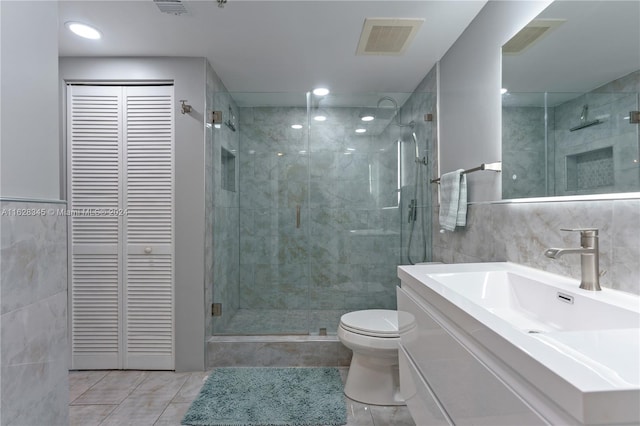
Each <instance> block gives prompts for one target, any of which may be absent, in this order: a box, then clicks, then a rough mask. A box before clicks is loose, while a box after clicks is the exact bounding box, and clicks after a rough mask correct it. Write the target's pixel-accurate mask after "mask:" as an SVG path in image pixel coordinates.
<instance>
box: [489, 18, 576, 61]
mask: <svg viewBox="0 0 640 426" xmlns="http://www.w3.org/2000/svg"><path fill="white" fill-rule="evenodd" d="M565 21H566V19H534V20H533V21H531V22H529V24H527V26H526V27H524V28H523V29H521V30H520V31H518V33H517V34H516V35H514V36H513V37H511V40H509V41H508V42H506V43H505V45H504V46H502V53H503V54H505V55H518V54H520V53H522V52H524V51H525V50H526V49H528V48H529V47H531V46H532V45H533V44H534V43H535V42H537V41H539V40H540V39H541V38H542V37H545V36H546V35H547V34H549V33H551V32H552V31H553V30H555V29H556V28H558V27H559V26H560V25H562V24H563V23H564V22H565Z"/></svg>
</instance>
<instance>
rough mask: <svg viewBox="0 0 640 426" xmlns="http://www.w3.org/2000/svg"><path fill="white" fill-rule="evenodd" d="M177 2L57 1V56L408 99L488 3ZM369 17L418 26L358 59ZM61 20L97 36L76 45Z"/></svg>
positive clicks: (277, 88) (255, 85) (235, 81)
mask: <svg viewBox="0 0 640 426" xmlns="http://www.w3.org/2000/svg"><path fill="white" fill-rule="evenodd" d="M183 3H184V5H185V7H186V9H187V10H188V14H187V15H181V16H174V15H168V14H164V13H161V12H160V11H159V9H158V7H157V6H156V5H155V4H154V2H153V1H152V0H138V1H93V0H87V1H77V0H76V1H60V2H59V8H60V16H59V21H60V31H59V40H60V56H204V57H206V58H207V59H208V60H209V62H210V63H211V65H212V66H213V68H214V69H215V70H216V72H217V73H218V75H219V76H220V78H221V79H222V81H223V82H224V84H225V85H226V87H227V89H228V90H229V91H230V92H295V93H304V92H307V91H308V90H310V89H312V88H313V87H318V86H324V87H328V88H330V89H331V90H332V93H343V94H348V93H359V94H362V93H371V92H375V93H377V94H379V93H396V94H400V93H410V92H413V91H414V89H415V88H416V86H417V85H418V84H419V83H420V81H421V80H422V79H423V78H424V76H425V75H426V73H427V72H428V71H429V70H430V69H431V68H432V67H433V66H434V64H435V63H436V62H437V61H438V60H439V59H440V58H441V57H442V56H443V55H444V54H445V52H446V51H447V50H448V49H449V47H450V46H451V45H452V44H453V42H454V41H455V40H456V39H457V38H458V36H459V35H460V34H461V33H462V32H463V31H464V29H465V28H466V27H467V25H468V24H469V23H470V22H471V21H472V20H473V18H474V17H475V16H476V15H477V13H478V12H479V11H480V9H481V8H482V7H483V6H484V4H485V3H486V0H482V1H480V0H476V1H415V0H414V1H395V0H387V1H380V0H378V1H362V0H358V1H346V0H340V1H328V0H322V1H268V0H262V1H244V0H228V3H227V4H226V5H225V7H224V8H219V7H217V3H216V1H215V0H207V1H188V0H187V1H184V2H183ZM368 17H369V18H371V17H374V18H393V17H395V18H421V19H424V23H423V24H422V26H421V28H420V30H419V31H418V33H417V35H416V37H415V39H414V40H413V42H412V43H411V45H410V46H409V48H408V49H407V51H406V52H405V53H404V54H403V55H400V56H356V54H355V53H356V47H357V44H358V40H359V38H360V33H361V31H362V27H363V23H364V20H365V18H368ZM67 21H81V22H85V23H88V24H91V25H93V26H95V27H97V28H98V29H99V30H100V31H101V32H102V34H103V37H102V39H101V40H98V41H92V40H84V39H80V38H78V37H77V36H75V35H73V34H71V33H70V32H69V31H68V30H67V29H66V28H65V26H64V23H65V22H67ZM343 97H344V96H343ZM374 98H375V99H377V97H374Z"/></svg>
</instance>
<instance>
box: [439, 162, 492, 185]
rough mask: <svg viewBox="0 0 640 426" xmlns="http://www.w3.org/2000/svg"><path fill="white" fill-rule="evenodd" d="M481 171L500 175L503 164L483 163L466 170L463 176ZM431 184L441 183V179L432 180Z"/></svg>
mask: <svg viewBox="0 0 640 426" xmlns="http://www.w3.org/2000/svg"><path fill="white" fill-rule="evenodd" d="M480 170H491V171H494V172H498V173H500V172H501V171H502V162H501V161H496V162H495V163H482V164H480V165H479V166H478V167H474V168H471V169H467V170H464V171H463V172H462V174H465V175H466V174H467V173H473V172H478V171H480ZM430 182H431V183H440V178H437V179H431V181H430Z"/></svg>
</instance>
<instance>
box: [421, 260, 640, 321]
mask: <svg viewBox="0 0 640 426" xmlns="http://www.w3.org/2000/svg"><path fill="white" fill-rule="evenodd" d="M529 273H530V274H531V275H533V277H532V276H525V275H523V274H521V273H516V272H512V271H508V270H498V271H482V272H459V273H442V274H429V277H430V278H432V279H434V280H436V281H438V282H440V283H442V284H443V285H445V286H446V287H447V290H448V291H453V292H455V293H457V294H459V295H461V296H462V297H464V298H467V299H469V300H470V301H472V302H474V303H475V304H477V305H478V306H480V307H482V308H484V309H486V310H487V311H489V312H491V313H492V314H494V315H496V316H498V317H500V318H502V319H504V320H505V321H508V322H509V323H510V324H511V325H512V326H513V327H516V328H519V329H521V330H522V331H526V332H530V333H539V332H553V331H579V330H605V329H617V328H636V327H640V312H638V310H637V307H636V309H635V310H634V309H633V308H634V307H633V306H629V303H624V301H622V300H618V299H620V298H619V297H618V298H616V297H615V296H619V295H617V294H616V295H612V294H608V292H607V291H606V290H605V292H604V293H603V294H594V293H587V292H586V291H585V290H580V289H575V288H567V285H566V284H563V283H561V282H559V281H560V280H558V278H556V277H554V276H540V274H536V273H535V272H533V271H532V272H529ZM536 275H537V276H536ZM598 296H603V297H598ZM612 296H613V297H612ZM605 299H606V300H607V302H606V303H605V301H604V300H605Z"/></svg>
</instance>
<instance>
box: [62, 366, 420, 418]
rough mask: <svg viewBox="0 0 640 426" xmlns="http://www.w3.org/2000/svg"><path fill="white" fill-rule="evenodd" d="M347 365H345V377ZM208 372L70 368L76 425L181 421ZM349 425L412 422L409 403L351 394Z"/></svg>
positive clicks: (348, 407)
mask: <svg viewBox="0 0 640 426" xmlns="http://www.w3.org/2000/svg"><path fill="white" fill-rule="evenodd" d="M348 370H349V369H348V368H341V369H340V373H341V375H342V379H343V381H344V380H345V379H346V376H347V372H348ZM208 374H209V372H196V373H174V372H170V371H166V372H165V371H132V370H129V371H71V372H70V373H69V385H70V401H71V403H70V405H69V419H70V423H71V425H72V426H76V425H77V426H92V425H101V426H105V425H117V426H124V425H136V426H147V425H148V426H160V425H162V426H165V425H171V426H178V425H180V421H181V420H182V417H183V416H184V414H185V413H186V411H187V409H188V408H189V406H190V405H191V402H192V401H193V400H194V399H195V397H196V396H197V395H198V392H199V391H200V387H201V386H202V384H203V382H204V380H205V379H206V377H207V375H208ZM347 425H348V426H413V425H414V422H413V420H412V419H411V416H410V415H409V411H408V410H407V408H406V407H404V406H402V407H381V406H367V405H365V404H361V403H359V402H355V401H352V400H350V399H348V398H347Z"/></svg>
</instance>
